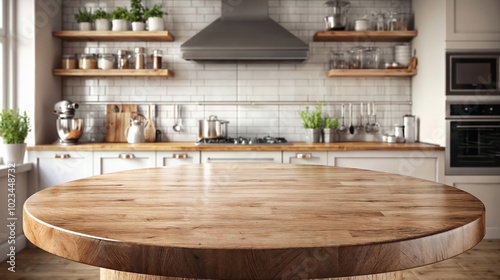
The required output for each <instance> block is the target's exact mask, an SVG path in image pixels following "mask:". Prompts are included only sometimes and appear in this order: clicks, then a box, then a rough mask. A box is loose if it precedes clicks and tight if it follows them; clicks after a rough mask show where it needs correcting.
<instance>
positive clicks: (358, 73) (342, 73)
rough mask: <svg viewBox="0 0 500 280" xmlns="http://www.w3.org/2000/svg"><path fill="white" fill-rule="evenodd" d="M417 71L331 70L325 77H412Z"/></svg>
mask: <svg viewBox="0 0 500 280" xmlns="http://www.w3.org/2000/svg"><path fill="white" fill-rule="evenodd" d="M415 75H417V70H416V69H413V70H408V69H332V70H330V71H328V73H327V74H326V76H327V77H330V78H331V77H368V78H370V77H382V78H383V77H413V76H415Z"/></svg>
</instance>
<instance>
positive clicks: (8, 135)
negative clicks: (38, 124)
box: [0, 109, 31, 164]
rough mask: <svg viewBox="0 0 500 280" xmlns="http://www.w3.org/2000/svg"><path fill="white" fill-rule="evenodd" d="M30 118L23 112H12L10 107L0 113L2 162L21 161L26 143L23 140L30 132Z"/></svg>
mask: <svg viewBox="0 0 500 280" xmlns="http://www.w3.org/2000/svg"><path fill="white" fill-rule="evenodd" d="M30 131H31V129H30V119H29V118H28V116H27V115H26V112H24V115H20V114H19V110H17V113H14V110H12V109H10V110H9V111H7V112H5V110H2V113H0V137H2V138H3V144H2V156H3V163H4V164H9V163H23V161H24V154H25V152H26V143H24V140H25V139H26V136H28V132H30Z"/></svg>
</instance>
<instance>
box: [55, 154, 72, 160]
mask: <svg viewBox="0 0 500 280" xmlns="http://www.w3.org/2000/svg"><path fill="white" fill-rule="evenodd" d="M55 158H61V159H65V158H71V155H70V154H64V155H58V154H56V156H55Z"/></svg>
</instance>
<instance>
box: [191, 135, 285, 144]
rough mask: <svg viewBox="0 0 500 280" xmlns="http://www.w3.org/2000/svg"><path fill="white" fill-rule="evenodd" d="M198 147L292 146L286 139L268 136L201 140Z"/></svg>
mask: <svg viewBox="0 0 500 280" xmlns="http://www.w3.org/2000/svg"><path fill="white" fill-rule="evenodd" d="M195 144H196V145H291V143H288V141H287V140H286V139H285V138H282V137H271V136H266V137H263V138H258V137H255V138H251V137H242V136H240V137H235V138H231V137H228V138H221V139H201V140H200V141H198V142H196V143H195Z"/></svg>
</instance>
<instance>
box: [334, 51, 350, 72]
mask: <svg viewBox="0 0 500 280" xmlns="http://www.w3.org/2000/svg"><path fill="white" fill-rule="evenodd" d="M347 68H348V67H347V60H346V54H345V53H344V52H334V51H331V52H330V69H347Z"/></svg>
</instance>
